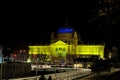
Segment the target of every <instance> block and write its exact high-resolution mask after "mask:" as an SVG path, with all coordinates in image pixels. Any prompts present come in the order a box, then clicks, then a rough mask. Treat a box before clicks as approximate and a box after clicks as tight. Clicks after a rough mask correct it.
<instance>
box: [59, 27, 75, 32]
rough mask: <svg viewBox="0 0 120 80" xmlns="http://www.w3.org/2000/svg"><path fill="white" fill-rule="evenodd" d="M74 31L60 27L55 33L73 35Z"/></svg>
mask: <svg viewBox="0 0 120 80" xmlns="http://www.w3.org/2000/svg"><path fill="white" fill-rule="evenodd" d="M73 32H74V30H73V29H72V28H71V27H61V28H59V29H58V31H57V33H73Z"/></svg>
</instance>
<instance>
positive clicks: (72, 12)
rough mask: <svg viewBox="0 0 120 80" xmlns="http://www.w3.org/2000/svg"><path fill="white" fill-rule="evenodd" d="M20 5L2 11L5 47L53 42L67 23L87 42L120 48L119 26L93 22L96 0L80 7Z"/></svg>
mask: <svg viewBox="0 0 120 80" xmlns="http://www.w3.org/2000/svg"><path fill="white" fill-rule="evenodd" d="M16 6H17V4H16ZM16 6H10V7H6V8H5V9H4V11H3V12H2V13H3V14H2V25H1V26H2V29H1V34H2V35H1V36H2V38H1V42H2V44H3V45H10V46H16V45H23V44H30V45H31V44H41V43H46V42H47V43H49V41H50V37H51V32H55V31H57V29H58V28H59V27H60V26H63V25H64V23H65V20H68V22H69V23H68V24H69V26H71V27H73V28H74V29H75V30H76V31H77V33H79V34H80V35H81V39H82V41H83V42H84V43H88V42H89V43H90V44H92V43H94V42H95V43H103V42H105V43H106V46H107V47H108V48H109V49H110V48H111V47H112V46H117V47H119V45H120V39H119V33H120V31H119V29H118V26H119V24H114V25H107V26H106V25H103V26H99V25H98V24H99V23H98V21H93V22H90V21H91V20H93V19H94V17H93V15H95V14H97V12H95V9H96V8H99V5H98V2H97V1H96V0H93V1H90V0H89V1H88V2H87V3H86V1H84V2H83V1H81V3H79V4H76V5H73V4H64V5H62V4H54V5H53V4H49V5H47V4H46V5H44V6H43V5H42V6H40V5H35V6H32V7H30V6H24V7H23V6H22V5H19V6H17V7H16Z"/></svg>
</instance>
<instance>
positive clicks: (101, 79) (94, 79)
mask: <svg viewBox="0 0 120 80" xmlns="http://www.w3.org/2000/svg"><path fill="white" fill-rule="evenodd" d="M119 70H120V69H112V70H111V72H108V71H102V72H101V73H100V74H91V75H89V76H86V77H83V78H81V79H77V80H105V79H106V78H107V77H108V76H109V75H110V74H112V73H114V72H116V71H119Z"/></svg>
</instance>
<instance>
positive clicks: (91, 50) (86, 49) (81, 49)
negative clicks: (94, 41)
mask: <svg viewBox="0 0 120 80" xmlns="http://www.w3.org/2000/svg"><path fill="white" fill-rule="evenodd" d="M76 54H82V55H99V56H100V57H101V58H104V46H103V45H78V46H77V48H76Z"/></svg>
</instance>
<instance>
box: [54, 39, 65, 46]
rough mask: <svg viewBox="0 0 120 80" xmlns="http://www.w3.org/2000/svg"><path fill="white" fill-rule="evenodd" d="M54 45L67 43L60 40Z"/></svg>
mask: <svg viewBox="0 0 120 80" xmlns="http://www.w3.org/2000/svg"><path fill="white" fill-rule="evenodd" d="M53 45H67V44H66V43H65V42H63V41H61V40H59V41H57V42H56V43H54V44H53Z"/></svg>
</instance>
